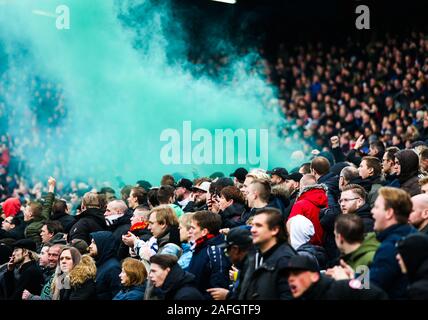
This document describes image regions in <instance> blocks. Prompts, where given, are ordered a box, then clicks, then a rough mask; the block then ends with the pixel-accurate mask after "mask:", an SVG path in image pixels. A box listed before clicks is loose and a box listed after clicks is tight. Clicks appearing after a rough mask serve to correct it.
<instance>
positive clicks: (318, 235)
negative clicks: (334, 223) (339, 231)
mask: <svg viewBox="0 0 428 320" xmlns="http://www.w3.org/2000/svg"><path fill="white" fill-rule="evenodd" d="M327 201H328V200H327V188H326V186H325V185H319V184H316V185H312V186H307V187H305V188H303V190H302V191H301V192H300V193H299V195H298V196H297V200H296V203H295V204H294V206H293V209H291V213H290V217H289V218H288V219H291V218H293V217H294V216H296V215H298V214H301V215H303V216H305V217H306V218H308V219H309V220H310V221H311V222H312V224H313V225H314V229H315V234H314V235H313V236H312V237H311V239H310V243H311V244H314V245H322V244H323V234H324V230H323V228H322V227H321V224H320V219H319V215H320V210H321V208H325V207H327V205H328V203H327Z"/></svg>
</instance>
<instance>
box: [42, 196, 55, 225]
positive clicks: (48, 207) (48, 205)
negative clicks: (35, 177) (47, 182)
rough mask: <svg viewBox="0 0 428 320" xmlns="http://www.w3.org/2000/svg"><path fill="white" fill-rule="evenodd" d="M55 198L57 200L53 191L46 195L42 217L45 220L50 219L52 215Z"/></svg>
mask: <svg viewBox="0 0 428 320" xmlns="http://www.w3.org/2000/svg"><path fill="white" fill-rule="evenodd" d="M54 200H55V194H54V193H53V192H49V193H48V194H47V195H46V198H45V202H44V204H43V209H42V219H43V220H49V218H50V216H51V212H52V205H53V203H54Z"/></svg>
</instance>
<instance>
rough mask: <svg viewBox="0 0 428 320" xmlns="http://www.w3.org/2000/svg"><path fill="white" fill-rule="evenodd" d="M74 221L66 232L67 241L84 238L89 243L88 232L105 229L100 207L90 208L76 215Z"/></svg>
mask: <svg viewBox="0 0 428 320" xmlns="http://www.w3.org/2000/svg"><path fill="white" fill-rule="evenodd" d="M76 220H77V221H76V223H75V224H74V225H73V226H72V227H71V230H70V233H69V234H68V242H69V243H70V242H71V241H72V240H74V239H82V240H85V241H86V243H88V244H90V243H91V237H90V236H89V234H90V233H91V232H95V231H102V230H106V228H107V225H106V220H105V217H104V214H103V212H102V211H101V210H100V209H95V208H90V209H87V210H85V211H83V212H82V213H81V214H79V215H77V216H76Z"/></svg>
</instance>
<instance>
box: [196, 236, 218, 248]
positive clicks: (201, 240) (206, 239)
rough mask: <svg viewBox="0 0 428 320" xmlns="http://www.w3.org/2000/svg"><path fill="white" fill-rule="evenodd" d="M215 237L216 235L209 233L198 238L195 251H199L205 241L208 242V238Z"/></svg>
mask: <svg viewBox="0 0 428 320" xmlns="http://www.w3.org/2000/svg"><path fill="white" fill-rule="evenodd" d="M212 238H215V235H213V234H211V233H208V234H207V235H205V236H203V237H201V238H199V239H196V241H195V243H196V245H195V251H199V250H200V249H201V247H202V246H203V245H204V243H205V242H207V241H208V240H210V239H212Z"/></svg>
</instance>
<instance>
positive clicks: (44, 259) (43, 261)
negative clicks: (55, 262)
mask: <svg viewBox="0 0 428 320" xmlns="http://www.w3.org/2000/svg"><path fill="white" fill-rule="evenodd" d="M48 251H49V247H46V246H44V247H43V248H42V250H41V251H40V258H39V266H41V267H46V266H47V265H48V264H49V256H48Z"/></svg>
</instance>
